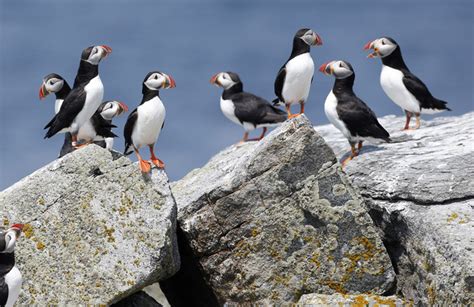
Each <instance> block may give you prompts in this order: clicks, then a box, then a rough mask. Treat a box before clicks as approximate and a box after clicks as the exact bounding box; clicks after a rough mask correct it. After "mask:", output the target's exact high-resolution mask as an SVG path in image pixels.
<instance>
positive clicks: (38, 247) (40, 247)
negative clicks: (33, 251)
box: [36, 242, 46, 250]
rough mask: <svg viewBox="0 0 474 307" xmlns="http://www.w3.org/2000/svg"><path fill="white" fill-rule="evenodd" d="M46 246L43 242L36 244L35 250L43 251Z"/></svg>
mask: <svg viewBox="0 0 474 307" xmlns="http://www.w3.org/2000/svg"><path fill="white" fill-rule="evenodd" d="M45 247H46V246H45V245H44V243H43V242H37V243H36V248H37V249H39V250H43V249H44V248H45Z"/></svg>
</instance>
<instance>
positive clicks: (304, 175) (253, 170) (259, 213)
mask: <svg viewBox="0 0 474 307" xmlns="http://www.w3.org/2000/svg"><path fill="white" fill-rule="evenodd" d="M172 190H173V194H174V196H175V199H176V202H177V204H178V221H179V226H180V228H181V231H182V233H183V235H184V237H185V240H186V242H187V243H188V244H189V246H190V247H191V249H192V251H193V253H194V257H195V259H196V260H197V261H198V264H199V266H200V268H201V270H202V271H203V273H204V274H203V275H204V276H205V278H206V281H207V283H208V284H209V286H210V287H211V289H212V291H213V292H214V294H215V295H216V297H217V300H218V301H219V303H220V304H223V303H225V302H227V303H232V302H233V303H244V302H257V301H262V300H265V301H266V302H271V303H279V302H297V301H298V299H299V298H300V296H301V295H302V294H304V293H311V292H324V293H335V292H342V293H359V292H372V293H376V294H382V293H385V292H386V291H389V290H390V289H391V287H392V286H393V284H394V271H393V268H392V265H391V263H390V259H389V257H388V254H387V252H386V250H385V248H384V246H383V244H382V241H381V239H380V238H379V236H378V233H377V231H376V228H375V227H374V225H373V223H372V220H371V218H370V216H369V215H368V214H367V211H366V209H365V206H364V204H363V201H362V199H361V197H360V196H359V195H358V193H357V192H356V191H355V190H354V189H353V188H352V187H351V185H350V184H349V183H348V181H347V180H346V177H345V175H344V174H343V173H342V172H341V168H340V165H339V164H338V163H337V161H336V158H335V156H334V153H333V152H332V150H331V149H330V148H329V147H328V146H327V145H326V143H325V142H324V140H323V139H322V138H321V137H320V136H319V135H318V134H317V133H316V132H315V130H314V129H313V127H312V126H311V124H310V122H309V121H308V120H307V118H306V117H305V116H300V117H297V118H295V119H293V120H290V121H287V122H285V123H283V124H282V125H281V126H280V127H279V128H277V129H275V130H274V131H273V132H272V133H270V134H269V135H268V136H267V137H266V138H264V139H263V140H262V141H260V142H248V143H245V144H243V145H234V146H231V147H229V148H227V149H225V150H223V151H222V152H220V153H219V154H217V155H216V156H214V157H213V158H212V159H211V160H210V161H209V162H208V163H207V164H206V165H205V166H203V167H202V168H200V169H196V170H194V171H192V172H191V173H189V174H188V175H186V176H185V177H184V178H183V179H181V180H179V181H178V182H175V183H173V184H172Z"/></svg>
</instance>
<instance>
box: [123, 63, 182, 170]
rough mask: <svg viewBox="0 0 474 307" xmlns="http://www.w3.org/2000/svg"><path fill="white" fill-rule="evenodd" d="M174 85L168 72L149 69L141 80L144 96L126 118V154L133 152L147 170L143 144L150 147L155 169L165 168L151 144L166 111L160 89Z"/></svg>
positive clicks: (154, 139) (156, 135)
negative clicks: (141, 150)
mask: <svg viewBox="0 0 474 307" xmlns="http://www.w3.org/2000/svg"><path fill="white" fill-rule="evenodd" d="M174 87H176V83H175V81H174V80H173V78H171V76H168V75H167V74H164V73H162V72H159V71H152V72H149V73H148V74H147V75H146V77H145V79H144V80H143V85H142V93H143V98H142V102H141V103H140V105H139V106H138V107H137V108H136V109H135V110H133V112H132V113H130V115H129V116H128V118H127V122H126V123H125V128H124V132H123V135H124V137H125V151H124V154H125V155H129V154H131V153H132V151H135V154H136V155H137V158H138V162H139V165H140V170H141V171H142V173H149V172H150V170H151V165H150V162H148V161H146V160H143V159H142V157H141V156H140V153H139V149H140V147H142V146H148V147H149V148H150V154H151V162H152V163H153V164H154V165H156V166H157V167H158V168H164V167H165V164H164V163H163V161H161V160H160V159H158V158H157V157H156V156H155V153H154V151H153V146H154V145H155V142H156V141H157V139H158V137H159V135H160V132H161V129H163V126H164V124H165V117H166V110H165V106H164V105H163V103H162V102H161V99H160V91H159V90H160V89H168V88H174Z"/></svg>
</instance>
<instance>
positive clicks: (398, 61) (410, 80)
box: [382, 37, 450, 111]
mask: <svg viewBox="0 0 474 307" xmlns="http://www.w3.org/2000/svg"><path fill="white" fill-rule="evenodd" d="M386 39H388V40H390V41H391V42H392V43H394V44H396V45H397V47H396V48H395V50H393V52H392V53H391V54H389V55H387V56H386V57H383V58H382V63H383V64H384V65H386V66H389V67H392V68H395V69H398V70H400V71H401V72H402V73H403V79H402V81H403V85H405V87H406V88H407V90H408V91H409V92H410V93H411V94H412V95H413V96H415V98H416V100H418V102H419V103H420V106H421V108H422V109H438V110H449V111H450V109H449V108H448V107H447V106H446V105H447V102H445V101H442V100H439V99H437V98H435V97H433V95H432V94H431V92H430V91H429V90H428V87H427V86H426V85H425V84H424V83H423V81H421V80H420V79H419V78H418V77H417V76H415V75H414V74H413V73H412V72H411V71H410V70H409V69H408V66H407V65H406V64H405V61H404V60H403V57H402V51H401V49H400V46H399V45H398V44H397V42H395V40H394V39H393V38H390V37H386Z"/></svg>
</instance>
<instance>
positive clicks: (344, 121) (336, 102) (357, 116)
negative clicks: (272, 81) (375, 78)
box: [319, 61, 391, 166]
mask: <svg viewBox="0 0 474 307" xmlns="http://www.w3.org/2000/svg"><path fill="white" fill-rule="evenodd" d="M319 71H320V72H322V73H324V74H326V75H333V76H334V77H335V78H336V81H335V82H334V86H333V88H332V90H331V92H330V93H329V95H328V97H327V98H326V102H325V103H324V111H325V113H326V116H327V118H328V119H329V121H330V122H331V123H332V124H333V125H334V126H335V127H336V128H337V129H339V130H340V131H341V132H342V134H344V136H345V137H346V138H347V140H348V141H349V144H350V145H351V155H350V156H349V157H348V158H346V159H345V160H344V161H343V162H342V165H343V166H344V165H346V164H347V162H348V161H350V160H352V158H354V157H355V156H357V155H358V154H359V151H360V149H361V148H362V142H363V141H365V140H367V139H370V138H374V139H382V140H384V141H386V142H390V141H391V140H390V135H389V133H388V132H387V131H386V130H385V129H384V128H383V127H382V125H380V123H379V122H378V120H377V116H376V115H375V113H374V112H373V111H372V110H371V109H370V108H369V107H368V106H367V105H366V104H365V103H364V102H363V101H362V100H361V99H359V97H357V96H356V94H355V93H354V91H353V89H352V87H353V85H354V80H355V73H354V70H353V69H352V66H351V64H350V63H348V62H346V61H332V62H329V63H326V64H323V65H321V67H320V68H319ZM357 142H358V143H359V144H358V148H357V150H356V148H355V144H356V143H357Z"/></svg>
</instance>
